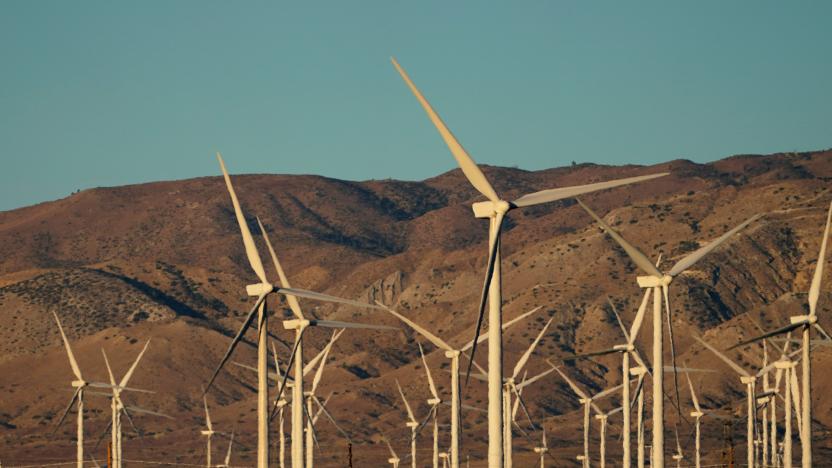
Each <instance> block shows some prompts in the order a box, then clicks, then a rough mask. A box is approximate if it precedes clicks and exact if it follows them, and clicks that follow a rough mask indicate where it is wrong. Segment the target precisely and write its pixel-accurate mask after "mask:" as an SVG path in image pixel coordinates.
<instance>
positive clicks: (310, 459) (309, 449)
mask: <svg viewBox="0 0 832 468" xmlns="http://www.w3.org/2000/svg"><path fill="white" fill-rule="evenodd" d="M342 333H344V330H343V329H341V330H336V331H334V332H333V333H332V338H331V339H330V340H329V343H327V345H326V346H325V347H324V349H323V351H322V353H323V355H322V357H321V363H320V364H319V365H318V370H317V372H315V377H314V378H313V379H312V386H311V387H310V388H309V391H308V392H307V393H306V414H307V421H306V468H312V467H313V466H314V458H315V451H314V446H313V443H312V435H313V431H314V428H313V427H312V426H313V424H314V421H313V420H312V419H310V418H309V416H311V415H312V409H313V408H312V404H313V403H317V404H318V406H319V407H320V408H323V407H324V405H323V404H322V403H321V401H320V400H319V399H318V397H317V395H316V394H315V391H316V390H317V389H318V384H319V383H321V377H323V373H324V367H325V366H326V359H327V357H329V352H330V350H331V349H332V345H333V344H335V342H336V341H337V340H338V338H340V337H341V334H342ZM336 426H337V425H336Z"/></svg>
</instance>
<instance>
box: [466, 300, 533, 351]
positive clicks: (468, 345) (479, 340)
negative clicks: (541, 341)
mask: <svg viewBox="0 0 832 468" xmlns="http://www.w3.org/2000/svg"><path fill="white" fill-rule="evenodd" d="M542 308H543V306H537V307H535V308H534V309H532V310H530V311H528V312H524V313H522V314H520V315H518V316H517V317H514V318H513V319H511V320H509V321H507V322H503V326H502V330H503V331H505V330H507V329H508V328H509V327H510V326H512V325H514V324H515V323H517V322H519V321H521V320H523V319H525V318H526V317H528V316H529V315H531V314H533V313H535V312H537V311H538V310H540V309H542ZM487 339H488V332H485V333H483V334H481V335H480V336H478V337H477V344H480V343H482V342H483V341H485V340H487ZM472 346H474V340H471V341H469V342H468V343H465V345H464V346H463V347H461V348H459V350H460V351H468V350H469V349H471V347H472Z"/></svg>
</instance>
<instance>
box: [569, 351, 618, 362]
mask: <svg viewBox="0 0 832 468" xmlns="http://www.w3.org/2000/svg"><path fill="white" fill-rule="evenodd" d="M618 352H620V351H619V350H617V349H615V348H609V349H604V350H602V351H592V352H589V353H581V354H575V355H572V356H567V357H565V358H563V359H562V361H563V362H566V361H577V360H578V359H584V358H590V357H595V356H606V355H607V354H613V353H618Z"/></svg>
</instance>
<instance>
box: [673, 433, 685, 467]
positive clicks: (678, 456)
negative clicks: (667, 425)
mask: <svg viewBox="0 0 832 468" xmlns="http://www.w3.org/2000/svg"><path fill="white" fill-rule="evenodd" d="M674 434H675V435H676V453H674V454H673V457H672V458H673V460H675V461H676V468H682V460H683V459H684V458H685V454H684V453H682V444H680V443H679V429H678V428H676V429H675V432H674Z"/></svg>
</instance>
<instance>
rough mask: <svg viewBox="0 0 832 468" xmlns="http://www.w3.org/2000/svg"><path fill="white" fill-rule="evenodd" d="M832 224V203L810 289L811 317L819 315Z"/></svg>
mask: <svg viewBox="0 0 832 468" xmlns="http://www.w3.org/2000/svg"><path fill="white" fill-rule="evenodd" d="M830 224H832V203H830V204H829V213H828V214H827V215H826V228H825V229H824V231H823V240H822V241H821V243H820V253H819V254H818V262H817V265H815V274H814V275H813V276H812V285H811V286H810V287H809V315H811V316H813V317H814V316H815V314H816V313H817V305H818V298H819V297H820V281H821V279H822V278H823V265H824V263H826V241H827V240H828V239H829V226H830Z"/></svg>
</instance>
